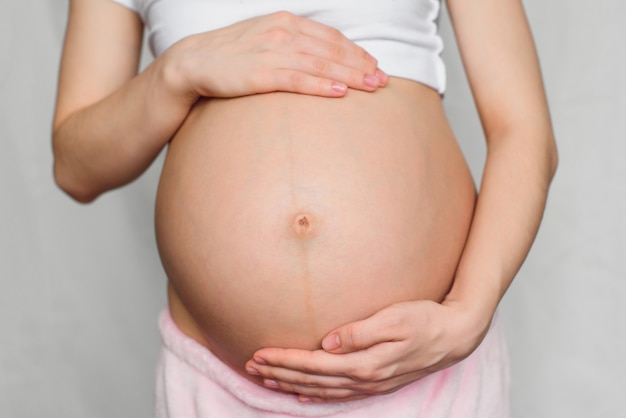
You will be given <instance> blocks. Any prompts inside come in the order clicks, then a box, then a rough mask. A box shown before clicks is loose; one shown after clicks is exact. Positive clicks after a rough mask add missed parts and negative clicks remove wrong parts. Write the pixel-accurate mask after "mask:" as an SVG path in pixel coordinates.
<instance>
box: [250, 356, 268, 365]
mask: <svg viewBox="0 0 626 418" xmlns="http://www.w3.org/2000/svg"><path fill="white" fill-rule="evenodd" d="M253 360H254V362H255V363H256V364H261V365H265V366H266V365H267V361H265V360H263V359H262V358H261V357H254V359H253Z"/></svg>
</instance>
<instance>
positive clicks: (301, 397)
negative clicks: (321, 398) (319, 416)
mask: <svg viewBox="0 0 626 418" xmlns="http://www.w3.org/2000/svg"><path fill="white" fill-rule="evenodd" d="M298 401H300V402H302V403H310V402H311V398H307V397H306V396H299V397H298Z"/></svg>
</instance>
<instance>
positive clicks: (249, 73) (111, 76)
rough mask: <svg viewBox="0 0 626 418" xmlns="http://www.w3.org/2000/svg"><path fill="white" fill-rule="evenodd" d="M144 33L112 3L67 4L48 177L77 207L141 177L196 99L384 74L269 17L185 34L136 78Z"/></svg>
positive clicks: (295, 24) (350, 49)
mask: <svg viewBox="0 0 626 418" xmlns="http://www.w3.org/2000/svg"><path fill="white" fill-rule="evenodd" d="M142 31H143V27H142V24H141V22H140V20H139V18H138V16H137V15H136V14H135V13H133V12H131V11H129V10H127V9H125V8H124V7H122V6H120V5H118V4H116V3H113V2H111V1H109V0H72V1H71V2H70V14H69V21H68V28H67V34H66V39H65V45H64V51H63V58H62V63H61V71H60V77H59V90H58V98H57V107H56V114H55V117H54V126H53V150H54V156H55V164H54V173H55V178H56V181H57V183H58V184H59V185H60V187H61V188H62V189H64V190H65V191H66V192H67V193H69V194H70V195H71V196H72V197H74V198H75V199H77V200H79V201H81V202H89V201H92V200H93V199H95V198H96V197H97V196H98V195H100V194H101V193H103V192H105V191H107V190H110V189H113V188H115V187H119V186H122V185H124V184H126V183H128V182H130V181H132V180H133V179H135V178H136V177H137V176H139V175H140V174H141V173H142V172H143V171H144V170H145V169H146V168H147V167H148V166H149V165H150V163H151V162H152V161H153V160H154V158H155V157H156V155H157V154H158V153H159V151H160V150H161V149H162V148H163V147H164V146H165V144H167V142H168V141H169V140H170V138H171V137H172V135H173V134H174V133H175V132H176V130H177V129H178V128H179V127H180V125H181V123H182V122H183V121H184V119H185V117H186V116H187V114H188V112H189V110H190V108H191V106H192V105H193V103H195V101H196V100H197V98H198V97H200V96H207V97H217V96H219V97H235V96H242V95H248V94H254V93H265V92H271V91H277V90H281V91H291V92H297V93H303V94H315V95H321V96H327V97H341V96H343V95H345V93H346V89H347V88H348V87H350V88H358V89H361V90H365V91H374V90H376V89H377V88H378V87H379V86H381V85H384V82H385V79H386V75H384V73H382V72H381V71H380V70H377V67H376V60H375V59H374V58H372V57H371V56H369V54H367V53H366V52H365V51H364V50H362V49H361V48H359V47H358V46H356V45H355V44H353V43H352V42H350V41H349V40H347V39H346V38H345V37H343V35H341V34H340V33H339V32H338V31H336V30H334V29H332V28H329V27H327V26H324V25H321V24H319V23H315V22H312V21H310V20H307V19H304V18H299V17H296V16H293V15H291V14H289V13H285V12H283V13H275V14H273V15H269V16H263V17H259V18H255V19H250V20H248V21H244V22H239V23H237V24H235V25H232V26H229V27H226V28H222V29H218V30H215V31H211V32H206V33H203V34H198V35H193V36H190V37H188V38H185V39H183V40H181V41H179V42H178V43H176V44H175V45H173V46H172V47H171V48H169V49H168V50H167V51H166V52H165V53H163V54H162V55H161V56H159V57H158V58H156V59H155V60H154V61H153V62H152V64H151V65H150V66H148V68H146V70H145V71H143V72H142V73H140V74H138V75H137V74H136V72H137V65H138V59H139V55H140V48H141V36H142Z"/></svg>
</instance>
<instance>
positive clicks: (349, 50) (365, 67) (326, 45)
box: [292, 36, 377, 75]
mask: <svg viewBox="0 0 626 418" xmlns="http://www.w3.org/2000/svg"><path fill="white" fill-rule="evenodd" d="M292 47H293V48H294V50H295V52H297V53H301V54H306V55H311V56H314V57H319V58H323V59H325V60H328V61H331V62H335V63H338V64H341V65H345V66H347V67H351V68H354V69H358V70H360V71H362V72H364V73H366V74H371V75H376V70H377V62H376V60H375V59H373V58H372V57H371V56H370V55H369V54H368V53H367V52H365V50H364V49H363V48H361V47H359V46H357V45H355V44H354V43H351V42H350V43H348V44H345V43H336V42H328V41H326V40H323V39H319V38H314V37H310V36H299V37H298V38H297V41H296V42H295V43H294V44H293V46H292Z"/></svg>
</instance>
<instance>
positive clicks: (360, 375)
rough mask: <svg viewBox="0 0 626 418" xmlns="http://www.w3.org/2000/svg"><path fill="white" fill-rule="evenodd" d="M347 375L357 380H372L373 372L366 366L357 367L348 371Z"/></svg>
mask: <svg viewBox="0 0 626 418" xmlns="http://www.w3.org/2000/svg"><path fill="white" fill-rule="evenodd" d="M348 377H349V378H351V379H352V380H355V381H357V382H370V381H372V380H374V379H373V378H374V377H375V372H374V371H373V370H372V369H370V368H367V367H359V368H356V369H352V370H350V371H349V372H348Z"/></svg>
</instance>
